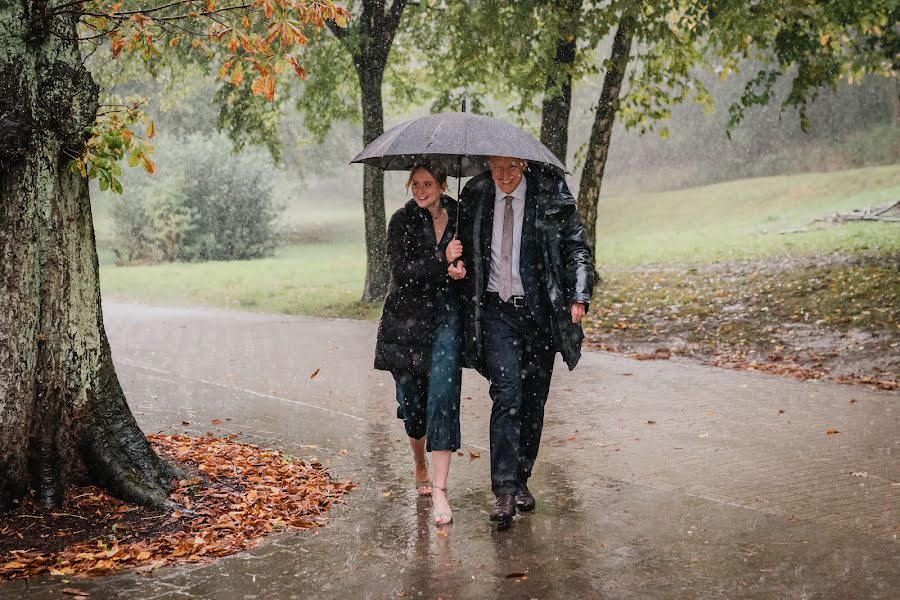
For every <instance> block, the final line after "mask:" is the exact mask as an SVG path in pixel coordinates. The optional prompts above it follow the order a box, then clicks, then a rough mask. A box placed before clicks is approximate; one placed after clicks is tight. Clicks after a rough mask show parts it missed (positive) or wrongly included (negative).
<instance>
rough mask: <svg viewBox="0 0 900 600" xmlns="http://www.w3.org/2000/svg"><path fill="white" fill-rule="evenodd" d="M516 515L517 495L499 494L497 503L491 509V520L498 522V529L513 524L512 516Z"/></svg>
mask: <svg viewBox="0 0 900 600" xmlns="http://www.w3.org/2000/svg"><path fill="white" fill-rule="evenodd" d="M515 515H516V497H515V496H513V495H512V494H510V495H508V496H497V504H495V505H494V510H492V511H491V521H495V522H496V523H497V528H498V529H506V528H507V527H509V526H510V525H511V524H512V518H513V517H514V516H515Z"/></svg>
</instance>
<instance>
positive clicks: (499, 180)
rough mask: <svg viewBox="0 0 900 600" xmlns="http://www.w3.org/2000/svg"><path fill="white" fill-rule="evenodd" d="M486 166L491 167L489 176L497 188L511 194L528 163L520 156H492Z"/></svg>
mask: <svg viewBox="0 0 900 600" xmlns="http://www.w3.org/2000/svg"><path fill="white" fill-rule="evenodd" d="M488 166H490V168H491V178H492V179H493V180H494V184H495V185H496V186H497V188H498V189H499V190H500V191H501V192H503V193H504V194H511V193H512V192H513V190H515V189H516V188H517V187H519V182H520V181H522V174H523V173H524V172H525V168H526V167H527V166H528V165H527V163H526V162H525V161H524V160H522V159H521V158H510V157H509V156H492V157H491V158H490V160H488Z"/></svg>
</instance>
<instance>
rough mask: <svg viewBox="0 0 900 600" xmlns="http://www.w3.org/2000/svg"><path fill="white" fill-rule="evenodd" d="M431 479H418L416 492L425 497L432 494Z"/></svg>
mask: <svg viewBox="0 0 900 600" xmlns="http://www.w3.org/2000/svg"><path fill="white" fill-rule="evenodd" d="M431 488H432V486H431V480H425V481H417V482H416V493H417V494H418V495H419V496H422V497H425V496H430V495H431Z"/></svg>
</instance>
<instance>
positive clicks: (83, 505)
mask: <svg viewBox="0 0 900 600" xmlns="http://www.w3.org/2000/svg"><path fill="white" fill-rule="evenodd" d="M234 437H235V436H233V435H232V436H229V437H228V438H216V437H188V436H185V435H178V434H176V435H150V436H148V439H149V440H150V442H151V444H152V445H153V447H154V449H155V450H156V451H157V452H158V453H160V454H161V455H163V456H164V457H166V458H168V459H170V460H173V461H176V462H177V463H178V464H180V465H182V467H184V468H185V469H186V470H187V471H191V472H193V473H194V474H195V475H196V476H193V477H190V478H188V479H185V480H182V481H179V482H178V484H177V485H176V486H175V489H174V490H173V492H172V493H171V495H170V499H171V500H172V502H173V503H174V504H175V505H177V506H178V509H177V510H174V511H173V512H161V511H155V512H154V513H153V514H150V515H149V516H147V513H148V512H153V511H150V510H149V509H146V508H143V507H139V506H136V505H130V504H126V503H124V502H122V501H120V500H117V499H115V498H113V497H111V496H109V495H108V494H106V493H104V492H103V491H101V490H100V489H98V488H94V487H88V488H72V489H70V490H69V493H68V494H67V497H66V502H65V504H64V506H63V508H62V509H60V511H59V512H56V513H47V512H42V511H41V510H40V509H39V508H37V507H36V506H34V505H33V504H32V503H31V502H30V501H24V502H23V503H22V504H21V505H20V507H19V508H18V509H17V510H15V511H13V512H12V513H10V514H8V515H5V516H4V517H3V519H0V534H2V536H3V537H4V538H6V539H7V540H8V541H7V542H6V543H5V544H4V546H6V547H7V548H8V551H7V552H5V553H0V581H2V580H4V579H20V578H25V577H32V576H34V575H43V574H50V575H58V576H66V577H71V576H76V577H81V576H93V575H102V574H105V573H109V572H111V571H116V570H120V569H125V568H138V569H139V570H152V569H155V568H157V567H160V566H162V565H166V564H171V563H176V562H202V561H208V560H212V559H213V558H216V557H220V556H225V555H228V554H233V553H235V552H239V551H241V550H246V549H248V548H252V547H253V546H255V545H256V544H257V543H258V542H259V539H260V538H261V537H262V536H264V535H267V534H270V533H273V532H277V531H282V530H285V529H308V528H313V527H318V526H320V525H322V524H323V522H324V521H323V515H324V513H325V512H326V511H327V510H328V509H329V508H331V506H333V505H334V504H336V503H340V502H341V501H342V497H343V496H344V495H345V494H346V493H347V492H348V491H350V490H351V489H352V488H353V484H351V483H349V482H338V481H334V480H332V479H331V477H330V476H329V475H328V473H327V471H326V470H325V469H324V468H323V467H322V465H320V464H318V463H306V462H303V461H300V460H287V459H286V458H285V457H284V456H283V455H282V454H281V453H279V452H277V451H269V450H263V449H261V448H258V447H256V446H252V445H249V444H241V443H238V442H235V441H234V439H233V438H234ZM66 517H68V518H69V520H70V522H73V523H75V526H76V527H77V528H78V529H80V530H82V531H85V530H87V531H92V527H93V532H94V535H91V536H90V538H89V539H80V540H78V541H73V542H72V543H69V542H68V540H65V538H66V537H67V536H72V537H77V534H78V533H80V532H77V531H76V532H71V533H69V532H67V531H66V530H65V529H64V528H59V526H58V525H54V524H53V523H50V524H49V526H46V527H45V528H44V529H46V530H47V531H54V530H55V534H56V535H55V536H53V537H55V538H56V539H55V540H54V539H51V540H50V541H49V542H48V541H41V539H40V538H41V537H42V536H39V535H35V534H34V533H32V534H29V533H28V531H27V530H26V528H25V526H24V525H22V523H23V522H25V523H28V524H29V525H30V527H29V528H32V529H33V531H37V529H34V527H35V526H36V525H40V524H41V520H43V521H44V522H51V521H53V519H54V518H66ZM45 524H46V523H45ZM100 533H102V535H97V534H100ZM44 537H46V536H44ZM82 537H83V536H82ZM60 538H62V540H63V543H64V544H65V545H64V547H63V548H62V549H61V550H58V549H55V548H54V543H53V542H54V541H59V539H60ZM10 541H11V542H10ZM10 543H12V546H17V547H10V546H9V544H10ZM35 544H42V545H43V546H45V547H46V548H47V549H41V548H34V545H35ZM57 545H58V544H57Z"/></svg>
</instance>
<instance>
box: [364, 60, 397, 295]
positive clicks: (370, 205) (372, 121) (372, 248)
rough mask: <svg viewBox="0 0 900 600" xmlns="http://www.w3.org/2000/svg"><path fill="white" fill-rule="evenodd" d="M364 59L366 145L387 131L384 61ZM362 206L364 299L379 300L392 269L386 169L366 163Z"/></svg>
mask: <svg viewBox="0 0 900 600" xmlns="http://www.w3.org/2000/svg"><path fill="white" fill-rule="evenodd" d="M367 64H368V63H367V62H366V61H363V63H362V68H361V70H360V72H359V82H360V91H361V93H362V114H363V146H365V145H366V144H368V143H369V142H372V141H374V140H375V139H376V138H377V137H378V136H380V135H381V134H382V133H384V106H383V105H382V100H381V76H382V73H383V72H384V65H381V66H379V65H368V67H367ZM363 210H364V212H365V224H366V285H365V288H364V289H363V298H362V299H363V302H377V301H378V300H383V299H384V297H385V296H386V295H387V291H388V284H389V283H390V270H389V269H388V259H387V226H386V225H385V214H384V171H382V170H381V169H377V168H375V167H371V166H369V165H366V166H365V167H364V171H363Z"/></svg>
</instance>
